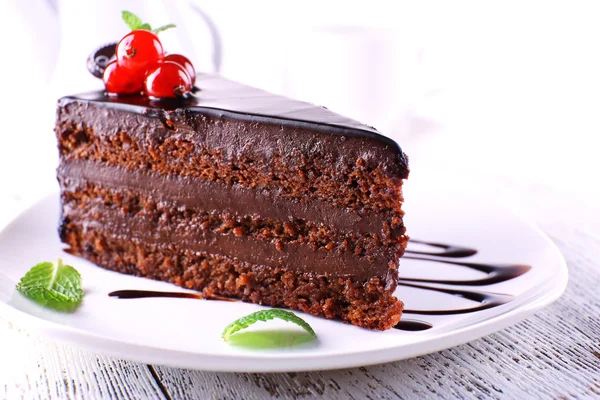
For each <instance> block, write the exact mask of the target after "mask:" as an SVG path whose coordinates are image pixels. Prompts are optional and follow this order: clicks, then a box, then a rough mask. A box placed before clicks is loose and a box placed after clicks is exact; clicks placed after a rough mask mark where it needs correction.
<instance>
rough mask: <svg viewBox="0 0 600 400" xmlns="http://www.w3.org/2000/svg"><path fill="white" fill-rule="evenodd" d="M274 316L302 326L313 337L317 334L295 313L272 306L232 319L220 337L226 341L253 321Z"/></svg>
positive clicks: (267, 319) (269, 318)
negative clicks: (271, 307)
mask: <svg viewBox="0 0 600 400" xmlns="http://www.w3.org/2000/svg"><path fill="white" fill-rule="evenodd" d="M274 318H279V319H282V320H284V321H288V322H292V323H294V324H296V325H298V326H300V327H301V328H303V329H304V330H305V331H306V332H308V333H310V335H311V336H312V337H313V338H316V337H317V334H316V333H315V331H314V330H313V329H312V328H311V327H310V325H309V324H308V323H307V322H306V321H304V320H303V319H302V318H300V317H299V316H297V315H296V314H294V313H293V312H291V311H286V310H280V309H277V308H273V309H270V310H261V311H257V312H255V313H252V314H249V315H246V316H245V317H242V318H239V319H237V320H235V321H233V322H232V323H231V324H229V325H227V327H226V328H225V330H224V331H223V334H222V335H221V337H222V338H223V339H224V340H225V341H226V342H228V341H229V337H230V336H231V335H233V334H234V333H235V332H237V331H240V330H242V329H245V328H247V327H249V326H250V325H252V324H254V323H255V322H258V321H264V322H266V321H269V320H271V319H274Z"/></svg>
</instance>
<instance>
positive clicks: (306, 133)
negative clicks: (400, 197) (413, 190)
mask: <svg viewBox="0 0 600 400" xmlns="http://www.w3.org/2000/svg"><path fill="white" fill-rule="evenodd" d="M196 85H197V86H198V87H199V88H200V89H199V90H198V91H196V93H194V94H189V95H187V96H186V97H185V98H176V99H160V100H158V99H150V98H148V97H145V96H141V95H131V96H110V95H107V94H106V93H105V92H103V91H95V92H89V93H83V94H80V95H76V96H67V97H63V98H62V99H60V100H59V109H60V108H61V107H70V105H72V104H73V103H75V104H76V106H79V110H77V113H78V114H79V115H80V116H81V121H80V122H81V123H85V124H88V125H96V126H97V127H105V128H110V126H106V125H104V126H103V125H102V123H103V121H104V122H105V121H107V120H110V121H111V123H112V124H116V126H117V127H120V128H128V132H130V131H131V130H135V129H138V130H142V129H143V130H144V134H150V135H152V134H160V132H158V131H161V130H162V131H164V132H162V134H163V135H164V134H166V133H167V132H166V131H173V132H175V133H177V134H181V135H186V134H187V135H189V134H191V133H192V131H193V130H194V125H195V123H194V120H195V119H196V118H203V117H205V118H206V117H212V118H213V119H216V120H235V121H240V122H242V123H243V125H240V126H239V127H238V129H237V130H238V131H241V132H238V134H235V132H223V135H217V136H215V137H213V136H214V135H216V133H217V132H216V131H215V132H212V131H211V132H210V133H211V135H208V133H209V132H206V134H205V135H204V136H202V133H199V132H196V136H201V137H196V139H201V140H202V141H204V142H206V145H207V146H208V147H209V148H211V149H219V150H222V151H224V152H226V153H236V152H237V153H240V152H243V151H246V150H247V151H253V152H254V153H255V154H257V155H260V154H262V155H264V156H267V157H268V156H269V154H272V153H274V152H280V153H283V154H285V153H286V152H289V151H291V150H292V149H302V150H303V151H311V150H312V151H317V150H319V149H322V148H323V147H327V148H328V150H331V151H334V152H338V153H339V154H340V155H345V156H346V157H348V158H350V157H352V158H354V160H356V159H358V158H359V157H362V158H363V159H364V160H365V162H366V163H367V165H368V166H373V167H376V166H383V167H385V169H386V171H388V172H389V173H390V174H391V175H394V176H396V177H399V178H406V177H407V175H408V166H407V159H406V156H405V155H404V153H403V152H402V150H401V148H400V146H398V144H397V143H396V142H395V141H394V140H392V139H390V138H388V137H386V136H383V135H381V134H380V133H379V132H377V131H376V130H375V129H374V128H372V127H369V126H367V125H364V124H361V123H360V122H357V121H354V120H352V119H350V118H347V117H344V116H341V115H339V114H336V113H334V112H332V111H329V110H328V109H326V108H324V107H319V106H316V105H313V104H309V103H305V102H301V101H296V100H292V99H289V98H286V97H283V96H278V95H274V94H271V93H268V92H265V91H263V90H260V89H256V88H253V87H250V86H246V85H242V84H239V83H237V82H233V81H230V80H228V79H225V78H223V77H220V76H218V75H210V74H200V75H198V76H197V80H196ZM103 110H104V111H103ZM111 110H113V112H111ZM119 111H121V112H119ZM122 111H124V112H125V113H123V112H122ZM149 118H150V119H153V120H158V121H160V122H161V124H160V125H159V126H157V124H153V123H150V122H149V121H147V120H148V119H149ZM119 121H120V122H119ZM117 122H119V123H117ZM273 126H274V127H276V128H277V129H273V128H272V127H273ZM159 127H162V128H163V129H160V128H159ZM244 127H245V128H244ZM269 127H271V128H269ZM285 128H288V129H285ZM289 128H291V130H290V129H289ZM274 132H275V133H274ZM248 145H251V146H252V149H247V148H245V147H244V146H248Z"/></svg>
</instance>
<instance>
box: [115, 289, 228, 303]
mask: <svg viewBox="0 0 600 400" xmlns="http://www.w3.org/2000/svg"><path fill="white" fill-rule="evenodd" d="M108 295H109V296H110V297H116V298H118V299H146V298H151V297H170V298H175V299H196V300H221V301H238V300H236V299H232V298H229V297H223V296H214V295H213V296H205V295H203V294H202V293H190V292H161V291H158V290H115V291H114V292H110V293H109V294H108Z"/></svg>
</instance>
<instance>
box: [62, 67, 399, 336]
mask: <svg viewBox="0 0 600 400" xmlns="http://www.w3.org/2000/svg"><path fill="white" fill-rule="evenodd" d="M196 85H197V86H198V87H199V88H200V90H199V91H197V92H196V93H195V94H193V95H190V96H188V97H187V98H183V99H181V98H180V99H162V100H152V99H149V98H146V97H142V96H137V95H135V96H122V97H115V96H107V95H105V94H104V92H101V91H98V92H92V93H86V94H81V95H77V96H69V97H64V98H62V99H60V100H59V103H58V113H57V122H56V128H55V130H56V134H57V137H58V147H59V151H60V165H59V167H58V181H59V183H60V189H61V201H62V215H61V223H60V228H59V233H60V238H61V240H62V241H63V242H64V243H66V244H67V245H68V246H69V247H70V249H69V251H70V252H71V253H72V254H75V255H78V256H81V257H83V258H86V259H88V260H90V261H92V262H94V263H95V264H97V265H99V266H101V267H104V268H107V269H110V270H113V271H118V272H121V273H126V274H131V275H136V276H141V277H146V278H151V279H157V280H162V281H166V282H170V283H173V284H175V285H178V286H181V287H184V288H188V289H194V290H197V291H201V292H202V293H203V294H204V295H207V296H215V295H218V296H227V297H232V298H238V299H241V300H243V301H247V302H252V303H257V304H264V305H268V306H273V307H287V308H290V309H294V310H300V311H303V312H306V313H310V314H313V315H319V316H324V317H326V318H336V319H340V320H343V321H346V322H348V323H351V324H354V325H357V326H361V327H365V328H371V329H381V330H384V329H388V328H391V327H392V326H394V325H395V324H396V323H397V322H398V321H399V319H400V315H401V313H402V302H401V301H399V300H398V299H397V298H396V297H394V295H393V292H394V290H395V289H396V283H397V278H398V272H397V270H398V264H399V259H400V257H401V256H402V254H403V252H404V248H405V246H406V242H407V236H406V235H405V229H404V225H403V222H402V217H403V212H402V210H401V206H402V201H403V199H402V180H403V179H405V178H407V176H408V167H407V159H406V157H405V155H404V154H403V152H402V150H401V149H400V147H399V146H398V145H397V144H396V143H395V142H394V141H393V140H391V139H389V138H386V137H385V136H382V135H381V134H379V133H378V132H377V131H376V130H375V129H373V128H371V127H368V126H365V125H362V124H360V123H358V122H356V121H353V120H351V119H348V118H345V117H342V116H340V115H337V114H335V113H333V112H331V111H329V110H327V109H326V108H323V107H317V106H314V105H311V104H307V103H303V102H298V101H294V100H291V99H288V98H284V97H280V96H276V95H273V94H270V93H267V92H264V91H261V90H258V89H255V88H251V87H248V86H244V85H241V84H238V83H235V82H232V81H229V80H226V79H224V78H222V77H219V76H215V75H198V77H197V81H196Z"/></svg>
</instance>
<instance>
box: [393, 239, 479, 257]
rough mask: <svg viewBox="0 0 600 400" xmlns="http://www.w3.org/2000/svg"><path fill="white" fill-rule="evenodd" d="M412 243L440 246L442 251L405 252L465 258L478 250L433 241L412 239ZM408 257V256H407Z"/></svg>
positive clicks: (407, 251) (408, 251)
mask: <svg viewBox="0 0 600 400" xmlns="http://www.w3.org/2000/svg"><path fill="white" fill-rule="evenodd" d="M410 242H411V243H416V244H422V245H426V246H429V247H435V248H440V249H442V251H436V252H429V251H417V250H406V251H405V253H410V254H423V255H427V256H438V257H450V258H463V257H470V256H474V255H475V254H477V250H475V249H470V248H468V247H461V246H455V245H452V244H444V243H433V242H422V241H420V240H414V239H411V240H410ZM405 258H407V257H405Z"/></svg>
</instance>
